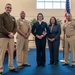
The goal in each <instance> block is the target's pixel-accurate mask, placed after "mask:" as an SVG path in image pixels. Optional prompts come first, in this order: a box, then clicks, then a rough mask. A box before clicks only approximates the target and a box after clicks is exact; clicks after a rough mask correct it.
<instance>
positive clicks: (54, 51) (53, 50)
mask: <svg viewBox="0 0 75 75" xmlns="http://www.w3.org/2000/svg"><path fill="white" fill-rule="evenodd" d="M59 44H60V40H55V41H54V42H50V41H48V46H49V51H50V62H51V63H58V53H59Z"/></svg>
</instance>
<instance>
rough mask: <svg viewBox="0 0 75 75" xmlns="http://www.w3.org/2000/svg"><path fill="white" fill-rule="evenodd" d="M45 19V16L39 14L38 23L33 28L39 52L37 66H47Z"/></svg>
mask: <svg viewBox="0 0 75 75" xmlns="http://www.w3.org/2000/svg"><path fill="white" fill-rule="evenodd" d="M43 19H44V17H43V14H42V13H39V14H38V15H37V22H35V23H34V25H33V26H32V34H33V35H34V36H35V43H36V50H37V52H36V53H37V66H45V46H46V34H47V23H46V22H44V21H43Z"/></svg>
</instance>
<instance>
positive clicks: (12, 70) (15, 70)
mask: <svg viewBox="0 0 75 75" xmlns="http://www.w3.org/2000/svg"><path fill="white" fill-rule="evenodd" d="M10 71H11V72H18V70H17V69H15V68H14V69H10Z"/></svg>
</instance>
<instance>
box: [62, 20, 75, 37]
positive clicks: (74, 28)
mask: <svg viewBox="0 0 75 75" xmlns="http://www.w3.org/2000/svg"><path fill="white" fill-rule="evenodd" d="M63 30H65V34H66V36H67V37H70V36H75V22H74V21H73V20H72V21H71V22H67V23H66V24H65V25H64V27H63Z"/></svg>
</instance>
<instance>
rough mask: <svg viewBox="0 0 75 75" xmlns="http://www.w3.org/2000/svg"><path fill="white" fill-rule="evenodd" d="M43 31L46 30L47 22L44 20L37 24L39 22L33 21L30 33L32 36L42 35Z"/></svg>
mask: <svg viewBox="0 0 75 75" xmlns="http://www.w3.org/2000/svg"><path fill="white" fill-rule="evenodd" d="M44 31H46V32H47V31H48V26H47V23H46V22H43V21H42V23H41V24H39V22H38V21H37V22H35V23H34V25H33V26H32V34H33V35H34V36H36V35H42V33H43V32H44Z"/></svg>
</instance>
